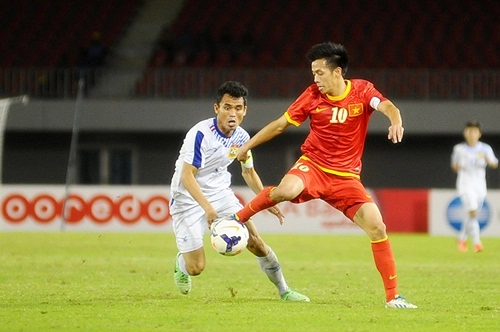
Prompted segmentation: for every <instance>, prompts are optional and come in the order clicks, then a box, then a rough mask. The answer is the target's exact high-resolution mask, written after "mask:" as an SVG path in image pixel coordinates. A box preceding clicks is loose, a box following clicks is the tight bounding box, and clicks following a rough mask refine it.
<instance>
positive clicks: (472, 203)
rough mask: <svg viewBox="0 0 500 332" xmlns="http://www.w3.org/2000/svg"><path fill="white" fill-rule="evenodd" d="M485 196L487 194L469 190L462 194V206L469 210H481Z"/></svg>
mask: <svg viewBox="0 0 500 332" xmlns="http://www.w3.org/2000/svg"><path fill="white" fill-rule="evenodd" d="M485 198H486V197H485V196H483V195H479V194H477V193H475V192H468V193H465V194H462V195H460V200H461V201H462V206H463V208H464V210H465V211H467V212H470V211H478V210H480V209H481V208H482V207H483V204H484V199H485Z"/></svg>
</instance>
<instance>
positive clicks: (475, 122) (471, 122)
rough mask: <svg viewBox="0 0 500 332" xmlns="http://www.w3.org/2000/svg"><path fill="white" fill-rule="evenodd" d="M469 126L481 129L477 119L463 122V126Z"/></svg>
mask: <svg viewBox="0 0 500 332" xmlns="http://www.w3.org/2000/svg"><path fill="white" fill-rule="evenodd" d="M470 127H474V128H477V129H479V131H481V122H479V121H467V123H466V124H465V128H470Z"/></svg>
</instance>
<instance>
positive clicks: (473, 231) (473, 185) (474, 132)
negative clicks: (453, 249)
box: [451, 121, 498, 252]
mask: <svg viewBox="0 0 500 332" xmlns="http://www.w3.org/2000/svg"><path fill="white" fill-rule="evenodd" d="M463 135H464V138H465V142H462V143H460V144H457V145H455V146H454V147H453V153H452V155H451V168H452V170H453V171H454V172H456V173H457V183H456V186H457V192H458V194H459V195H460V199H461V201H462V205H463V207H464V209H465V211H466V213H467V216H466V219H465V221H464V223H463V224H462V229H461V230H460V232H459V234H458V241H457V243H458V249H459V250H460V251H462V252H466V251H467V239H468V237H469V236H470V237H471V238H472V242H473V243H474V252H481V251H483V250H484V247H483V244H482V243H481V239H480V236H479V234H480V230H479V222H478V212H479V210H481V207H482V206H483V203H484V200H485V198H486V167H487V166H489V167H491V168H497V167H498V159H497V158H496V157H495V154H494V153H493V149H492V148H491V146H489V145H488V144H486V143H484V142H481V141H479V139H480V138H481V125H480V123H479V122H474V121H470V122H467V124H466V125H465V128H464V132H463Z"/></svg>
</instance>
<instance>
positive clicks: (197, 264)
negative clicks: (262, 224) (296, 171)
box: [170, 81, 309, 302]
mask: <svg viewBox="0 0 500 332" xmlns="http://www.w3.org/2000/svg"><path fill="white" fill-rule="evenodd" d="M247 95H248V90H247V89H246V87H245V86H243V85H242V84H241V83H239V82H234V81H228V82H225V83H223V84H222V85H221V86H220V87H219V89H218V90H217V99H216V102H215V104H214V111H215V114H216V116H215V117H213V118H209V119H206V120H203V121H200V122H198V123H197V124H196V125H194V126H193V127H192V128H191V129H190V130H189V131H188V133H187V134H186V137H185V138H184V142H183V145H182V147H181V150H180V153H179V158H178V159H177V161H176V163H175V173H174V176H173V178H172V183H171V203H170V213H171V215H172V222H173V229H174V233H175V237H176V242H177V248H178V249H179V253H177V257H176V260H175V270H174V281H175V284H176V286H177V288H178V289H179V291H180V292H181V293H182V294H187V293H189V291H190V290H191V276H197V275H199V274H201V273H202V272H203V270H204V269H205V265H206V259H205V251H204V248H203V237H204V235H205V232H206V231H207V230H208V227H209V225H210V224H211V223H212V222H213V221H214V219H216V218H217V217H219V216H223V215H229V214H233V213H236V212H237V211H238V210H240V209H241V208H242V205H241V204H240V202H239V200H238V198H237V197H236V196H235V194H234V193H233V191H232V190H231V188H230V185H231V173H229V171H228V169H227V168H228V166H229V165H230V164H231V163H232V162H233V161H234V160H235V159H236V156H237V155H238V149H239V148H240V147H241V146H242V145H243V144H244V143H245V142H246V141H248V140H249V139H250V136H249V134H248V133H247V132H246V131H245V130H244V129H243V128H241V127H240V124H241V122H242V121H243V118H244V117H245V115H246V112H247ZM249 156H250V158H249V159H248V160H247V161H246V162H244V163H241V166H242V167H241V170H242V176H243V179H244V180H245V182H246V184H247V185H248V186H249V187H250V189H252V191H253V192H255V193H256V194H257V193H259V192H260V191H261V190H262V189H263V185H262V182H261V180H260V177H259V175H258V174H257V172H256V171H255V169H254V167H253V158H252V157H251V152H249ZM269 211H270V212H271V213H273V214H274V215H276V216H277V217H278V218H282V217H283V214H282V212H281V210H280V209H279V208H278V207H274V208H270V209H269ZM245 226H247V228H248V231H249V234H250V238H249V241H248V246H247V249H248V250H249V251H250V252H251V253H252V254H254V255H255V256H256V257H257V261H258V263H259V265H260V268H261V269H262V271H264V273H265V274H266V275H267V277H268V278H269V280H270V281H271V282H272V283H273V284H274V285H275V286H276V288H277V289H278V292H279V294H280V297H281V299H282V300H283V301H295V302H309V298H308V297H307V296H305V295H302V294H300V293H297V292H295V291H293V290H291V289H290V288H289V287H288V285H287V283H286V281H285V278H284V276H283V273H282V271H281V267H280V263H279V261H278V258H277V257H276V255H275V253H274V252H273V250H272V249H271V248H270V247H269V246H268V245H267V244H266V243H265V242H264V241H263V239H262V238H261V237H260V235H259V233H258V231H257V228H256V226H255V224H254V223H252V222H247V223H246V224H245ZM235 263H236V261H235Z"/></svg>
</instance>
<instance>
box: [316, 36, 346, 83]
mask: <svg viewBox="0 0 500 332" xmlns="http://www.w3.org/2000/svg"><path fill="white" fill-rule="evenodd" d="M306 59H307V60H309V62H313V61H316V60H318V59H326V65H327V66H328V67H329V68H331V69H335V68H337V67H340V68H341V69H342V76H345V74H346V73H347V66H348V65H349V55H348V53H347V49H346V48H345V47H344V45H342V44H335V43H332V42H326V43H320V44H316V45H314V46H313V47H311V49H310V50H309V51H308V52H307V54H306Z"/></svg>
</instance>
